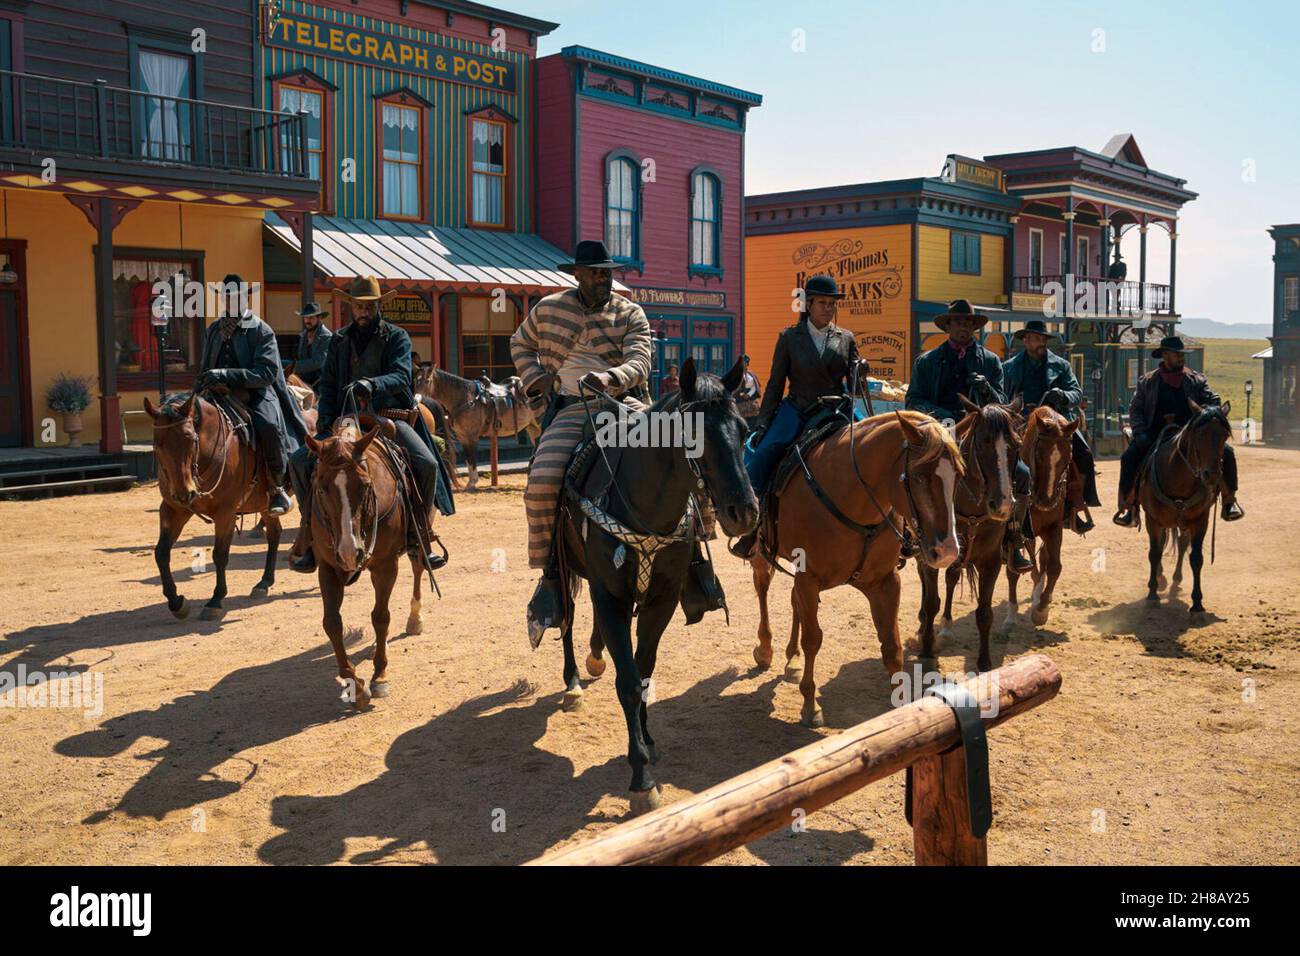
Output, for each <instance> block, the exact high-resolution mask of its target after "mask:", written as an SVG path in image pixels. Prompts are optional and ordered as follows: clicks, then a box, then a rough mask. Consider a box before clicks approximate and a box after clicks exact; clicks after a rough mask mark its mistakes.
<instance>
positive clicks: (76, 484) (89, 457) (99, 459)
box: [0, 450, 137, 500]
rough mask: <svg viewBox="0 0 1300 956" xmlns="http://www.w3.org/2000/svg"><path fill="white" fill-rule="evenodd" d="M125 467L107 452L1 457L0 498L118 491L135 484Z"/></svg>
mask: <svg viewBox="0 0 1300 956" xmlns="http://www.w3.org/2000/svg"><path fill="white" fill-rule="evenodd" d="M136 480H137V479H136V475H135V474H134V473H133V472H132V471H130V470H129V469H128V468H127V466H126V465H125V464H124V463H123V462H121V461H118V460H116V459H114V458H112V457H110V456H108V455H101V454H99V453H98V452H95V451H90V450H88V451H87V452H86V454H84V455H77V454H68V450H64V454H62V455H59V456H57V457H55V456H40V455H32V456H27V457H21V456H20V457H15V458H13V459H12V460H8V461H4V460H0V499H8V500H12V499H16V498H53V497H54V496H55V495H67V494H80V493H84V492H90V491H121V490H124V489H126V488H130V487H131V486H132V485H134V484H135V483H136Z"/></svg>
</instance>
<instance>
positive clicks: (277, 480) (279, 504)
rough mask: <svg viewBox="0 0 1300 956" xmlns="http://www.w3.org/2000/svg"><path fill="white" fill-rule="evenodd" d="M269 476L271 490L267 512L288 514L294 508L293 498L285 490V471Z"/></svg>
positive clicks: (268, 496)
mask: <svg viewBox="0 0 1300 956" xmlns="http://www.w3.org/2000/svg"><path fill="white" fill-rule="evenodd" d="M269 478H270V482H269V483H270V485H271V490H270V492H269V493H268V495H267V505H266V511H267V514H272V515H277V516H278V515H286V514H288V513H289V512H290V511H292V510H293V500H292V499H291V498H290V497H289V494H288V492H286V491H285V490H284V472H283V471H282V472H280V474H279V475H269Z"/></svg>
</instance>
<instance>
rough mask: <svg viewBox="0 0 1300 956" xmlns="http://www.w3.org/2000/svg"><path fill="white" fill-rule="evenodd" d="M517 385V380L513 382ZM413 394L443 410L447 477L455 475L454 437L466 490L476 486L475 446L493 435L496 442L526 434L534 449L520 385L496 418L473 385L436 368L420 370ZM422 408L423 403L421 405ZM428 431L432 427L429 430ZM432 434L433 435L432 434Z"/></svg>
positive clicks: (535, 429) (534, 429)
mask: <svg viewBox="0 0 1300 956" xmlns="http://www.w3.org/2000/svg"><path fill="white" fill-rule="evenodd" d="M516 381H517V380H516ZM415 390H416V391H417V392H420V393H422V394H424V395H428V396H429V397H430V398H432V399H434V400H435V401H436V402H438V404H440V405H441V406H442V407H443V408H445V409H446V410H447V431H449V432H450V435H447V434H446V432H444V437H445V439H446V442H447V453H448V454H449V455H450V456H451V462H452V469H451V473H452V474H453V475H454V474H455V473H456V468H455V463H456V450H455V445H454V443H453V442H452V441H451V437H452V436H454V437H455V439H456V441H458V442H460V447H461V448H463V449H465V462H466V465H467V466H468V471H469V487H470V488H471V489H473V488H474V487H475V486H476V485H477V484H478V443H479V442H480V441H482V440H484V439H485V438H490V437H491V436H492V435H493V434H494V433H495V434H496V436H497V438H498V439H501V438H509V437H510V436H512V435H517V434H519V433H521V432H525V431H526V432H527V433H528V437H529V438H530V439H531V440H532V443H533V444H534V445H536V444H537V438H538V436H539V435H540V434H541V428H540V426H539V424H538V422H537V420H536V413H535V412H534V411H533V408H532V406H530V405H529V404H528V402H526V401H524V400H523V393H522V383H521V384H520V385H519V387H518V388H517V389H512V392H513V394H514V397H513V399H512V403H511V407H510V410H509V412H507V413H505V414H498V412H497V410H496V407H495V405H494V403H493V402H492V400H491V398H490V396H486V395H484V394H483V393H482V392H481V391H480V389H479V386H478V383H477V382H471V381H470V380H469V379H466V378H461V377H460V376H459V375H453V374H451V372H444V371H443V370H442V369H440V368H438V367H437V366H434V365H430V366H427V367H422V368H421V369H420V370H419V372H418V373H417V374H416V378H415ZM421 404H423V403H421ZM430 427H431V428H432V426H430ZM433 434H437V432H434V433H433Z"/></svg>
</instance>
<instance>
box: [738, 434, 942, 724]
mask: <svg viewBox="0 0 1300 956" xmlns="http://www.w3.org/2000/svg"><path fill="white" fill-rule="evenodd" d="M807 464H808V469H809V471H810V473H811V474H812V476H813V479H814V480H815V481H816V482H817V485H818V486H819V487H820V489H821V491H822V493H823V494H824V496H825V498H826V499H829V501H830V502H833V503H834V505H835V507H837V508H838V509H839V510H840V511H841V513H842V514H843V515H844V517H845V518H847V519H848V520H849V521H851V522H853V523H854V524H855V525H856V527H850V526H849V524H847V523H846V522H845V521H843V520H841V519H840V518H837V517H836V516H835V515H834V514H833V513H832V512H831V511H830V510H829V507H828V505H827V504H825V503H823V499H822V498H821V497H819V496H818V494H817V493H816V492H815V491H814V490H813V488H812V487H811V486H810V485H809V483H808V482H807V480H806V479H805V478H804V477H803V476H802V475H801V474H795V475H794V476H793V477H792V478H791V479H790V483H789V485H787V486H786V488H785V490H784V491H782V492H781V494H780V496H779V509H778V511H777V517H776V520H777V525H778V532H777V555H776V556H777V557H780V558H784V559H786V560H787V561H793V562H794V564H795V568H796V573H795V575H794V590H793V592H792V593H791V596H790V602H791V607H792V610H793V621H792V625H791V630H790V642H789V644H788V645H787V647H786V651H785V655H786V670H787V673H791V672H793V671H797V665H796V664H795V663H794V660H795V657H796V656H797V655H798V653H799V644H800V643H802V647H803V653H804V657H805V660H806V663H805V665H804V672H803V679H802V681H800V684H799V689H800V691H802V693H803V698H804V703H803V713H802V717H803V722H804V723H805V724H806V725H808V726H810V727H818V726H821V724H822V723H823V722H824V718H823V717H822V710H821V707H819V706H818V704H817V682H816V677H815V672H814V665H815V663H816V660H817V652H818V650H820V648H821V644H822V629H821V625H820V624H819V622H818V620H817V605H818V602H819V601H820V597H819V595H820V594H821V592H822V591H826V590H829V589H830V588H836V587H839V586H841V585H844V584H848V585H851V586H852V587H854V588H857V590H859V591H861V592H862V593H863V594H864V595H865V596H866V598H867V600H868V601H869V602H870V604H871V619H872V621H873V622H874V623H875V626H876V637H877V638H878V640H879V641H880V654H881V659H882V660H883V661H884V665H885V671H886V672H887V673H888V674H890V675H893V674H895V673H897V672H899V671H901V670H902V669H903V644H902V641H901V640H900V639H899V634H898V603H899V593H900V590H901V586H900V582H899V576H898V569H899V558H900V556H901V555H902V542H903V540H904V539H910V540H911V541H915V544H916V545H917V546H919V552H918V558H919V560H922V561H924V562H926V563H927V564H930V565H932V566H933V567H935V568H939V569H942V568H946V567H948V566H949V565H950V564H952V563H953V562H954V561H956V560H957V558H958V555H959V547H958V543H957V529H956V517H955V515H954V511H953V498H954V495H955V493H956V484H957V481H958V479H960V477H961V475H962V472H963V469H964V465H963V464H962V458H961V452H960V451H959V450H958V448H957V444H956V442H954V441H953V439H952V437H951V436H950V435H949V434H948V432H947V431H946V430H945V429H944V427H943V426H942V425H940V424H939V423H938V422H936V421H935V420H934V419H932V418H930V417H929V416H928V415H923V414H921V413H920V412H911V411H903V412H894V413H893V414H892V415H877V416H875V417H873V418H869V419H867V420H866V421H865V422H857V423H855V424H854V425H853V427H852V429H850V428H842V429H840V431H838V432H836V433H835V434H834V435H832V436H831V437H830V438H828V439H826V440H825V441H824V442H822V443H821V444H819V445H818V446H817V447H816V448H814V449H813V451H812V452H811V453H810V454H809V455H808V458H807ZM871 526H878V527H875V528H874V530H873V531H870V532H868V531H866V529H867V528H869V527H871ZM750 563H751V565H752V566H753V571H754V589H755V590H756V591H757V592H758V602H759V614H760V623H759V629H758V647H756V648H755V649H754V660H755V662H756V663H757V664H758V666H759V667H761V668H764V669H766V668H767V667H770V666H771V664H772V631H771V627H770V626H769V620H768V608H767V592H768V588H769V587H770V586H771V583H772V576H773V574H774V573H775V571H774V569H773V568H772V566H771V565H770V564H768V563H767V561H766V560H764V559H763V558H761V557H759V558H754V559H753V560H752V561H751V562H750Z"/></svg>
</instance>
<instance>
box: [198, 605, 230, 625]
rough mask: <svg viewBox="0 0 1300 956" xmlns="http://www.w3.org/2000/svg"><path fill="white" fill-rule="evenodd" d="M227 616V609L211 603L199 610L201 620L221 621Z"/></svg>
mask: <svg viewBox="0 0 1300 956" xmlns="http://www.w3.org/2000/svg"><path fill="white" fill-rule="evenodd" d="M225 616H226V609H225V608H223V607H213V606H212V605H210V604H205V605H203V610H202V611H200V612H199V620H200V621H219V620H221V619H222V618H223V617H225Z"/></svg>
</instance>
